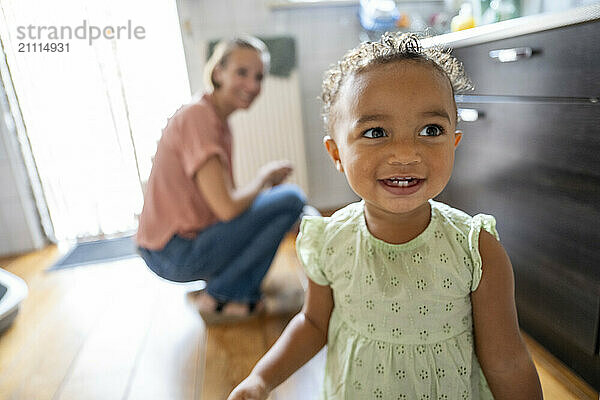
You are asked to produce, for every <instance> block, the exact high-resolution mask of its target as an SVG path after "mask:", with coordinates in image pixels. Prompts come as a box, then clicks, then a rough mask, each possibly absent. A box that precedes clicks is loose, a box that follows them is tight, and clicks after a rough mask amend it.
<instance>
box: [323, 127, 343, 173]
mask: <svg viewBox="0 0 600 400" xmlns="http://www.w3.org/2000/svg"><path fill="white" fill-rule="evenodd" d="M323 144H324V145H325V148H326V149H327V153H329V157H331V159H332V160H333V163H334V164H335V169H337V170H338V171H339V172H344V167H342V161H341V160H340V153H339V151H338V147H337V145H336V144H335V141H334V140H333V139H332V137H331V136H329V135H327V136H325V137H324V138H323Z"/></svg>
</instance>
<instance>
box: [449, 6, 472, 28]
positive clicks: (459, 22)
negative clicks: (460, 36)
mask: <svg viewBox="0 0 600 400" xmlns="http://www.w3.org/2000/svg"><path fill="white" fill-rule="evenodd" d="M473 27H475V18H473V9H472V7H471V4H470V3H463V4H462V5H461V6H460V11H459V12H458V15H457V16H455V17H454V18H452V22H451V23H450V30H451V31H452V32H456V31H462V30H465V29H469V28H473Z"/></svg>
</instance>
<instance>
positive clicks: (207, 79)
mask: <svg viewBox="0 0 600 400" xmlns="http://www.w3.org/2000/svg"><path fill="white" fill-rule="evenodd" d="M240 48H242V49H252V50H255V51H256V52H258V53H259V55H260V59H261V61H262V63H263V69H264V73H265V75H266V74H267V73H268V71H269V66H270V62H271V55H270V53H269V49H268V48H267V45H265V44H264V42H263V41H262V40H260V39H258V38H256V37H254V36H250V35H242V36H237V37H234V38H231V39H224V40H221V41H219V43H217V45H216V46H215V48H214V50H213V53H212V55H211V56H210V58H209V59H208V61H207V62H206V65H205V66H204V85H205V88H206V89H207V90H211V91H212V90H215V89H218V88H219V84H218V83H217V82H215V78H214V76H213V73H214V71H215V68H216V67H217V65H220V66H222V67H224V66H225V65H226V64H227V58H228V57H229V55H230V54H231V53H232V52H233V51H234V50H235V49H240Z"/></svg>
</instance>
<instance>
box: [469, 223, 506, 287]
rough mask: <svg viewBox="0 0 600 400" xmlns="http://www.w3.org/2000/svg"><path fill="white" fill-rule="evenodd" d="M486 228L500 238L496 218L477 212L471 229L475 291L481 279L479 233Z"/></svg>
mask: <svg viewBox="0 0 600 400" xmlns="http://www.w3.org/2000/svg"><path fill="white" fill-rule="evenodd" d="M482 228H483V229H485V230H486V231H488V232H489V233H490V234H491V235H492V236H494V237H495V238H496V239H497V240H500V238H499V236H498V231H497V230H496V219H495V218H494V217H492V216H491V215H486V214H477V215H476V216H474V217H473V219H471V229H470V231H469V236H468V240H469V251H470V253H471V260H472V264H473V283H472V284H471V291H475V289H477V286H479V282H480V281H481V271H482V269H481V267H482V265H481V264H482V263H481V254H479V233H480V232H481V229H482Z"/></svg>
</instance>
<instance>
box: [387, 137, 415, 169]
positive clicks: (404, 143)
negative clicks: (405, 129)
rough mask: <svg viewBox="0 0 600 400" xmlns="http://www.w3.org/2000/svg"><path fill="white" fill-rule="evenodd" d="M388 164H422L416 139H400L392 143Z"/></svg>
mask: <svg viewBox="0 0 600 400" xmlns="http://www.w3.org/2000/svg"><path fill="white" fill-rule="evenodd" d="M388 153H389V155H388V163H390V164H398V165H410V164H417V163H419V162H421V155H420V152H419V148H418V146H417V143H416V141H415V139H414V138H400V139H395V140H393V141H391V142H390V144H389V149H388Z"/></svg>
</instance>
